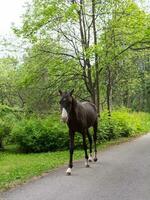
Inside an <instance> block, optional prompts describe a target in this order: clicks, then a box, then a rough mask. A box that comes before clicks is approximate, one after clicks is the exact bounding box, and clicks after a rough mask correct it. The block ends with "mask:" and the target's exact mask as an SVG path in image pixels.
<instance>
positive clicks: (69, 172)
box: [66, 168, 71, 176]
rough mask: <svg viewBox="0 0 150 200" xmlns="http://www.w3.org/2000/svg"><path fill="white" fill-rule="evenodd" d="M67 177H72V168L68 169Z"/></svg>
mask: <svg viewBox="0 0 150 200" xmlns="http://www.w3.org/2000/svg"><path fill="white" fill-rule="evenodd" d="M66 175H67V176H70V175H71V168H68V169H67V171H66Z"/></svg>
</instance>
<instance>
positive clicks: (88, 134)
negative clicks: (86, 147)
mask: <svg viewBox="0 0 150 200" xmlns="http://www.w3.org/2000/svg"><path fill="white" fill-rule="evenodd" d="M87 136H88V140H89V143H90V155H89V159H88V160H89V162H92V160H93V158H92V137H91V135H90V132H89V130H87Z"/></svg>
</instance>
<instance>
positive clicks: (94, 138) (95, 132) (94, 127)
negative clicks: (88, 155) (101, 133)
mask: <svg viewBox="0 0 150 200" xmlns="http://www.w3.org/2000/svg"><path fill="white" fill-rule="evenodd" d="M93 129H94V135H93V140H94V161H95V162H96V161H97V148H96V141H97V121H96V123H95V124H94V126H93Z"/></svg>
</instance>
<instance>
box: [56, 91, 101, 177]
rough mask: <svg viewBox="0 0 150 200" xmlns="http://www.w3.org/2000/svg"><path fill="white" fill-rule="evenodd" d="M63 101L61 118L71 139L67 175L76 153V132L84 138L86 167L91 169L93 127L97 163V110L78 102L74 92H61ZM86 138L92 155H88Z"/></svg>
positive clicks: (93, 106)
mask: <svg viewBox="0 0 150 200" xmlns="http://www.w3.org/2000/svg"><path fill="white" fill-rule="evenodd" d="M59 93H60V96H61V100H60V105H61V112H62V113H61V118H62V120H63V122H65V123H67V125H68V128H69V138H70V145H69V147H70V160H69V167H68V169H67V171H66V173H67V175H70V174H71V168H72V167H73V151H74V135H75V132H79V133H81V134H82V137H83V147H84V151H85V166H86V167H89V163H88V162H91V161H92V137H91V135H90V133H89V130H88V129H89V128H90V127H93V129H94V134H93V139H94V152H95V155H94V161H95V162H96V161H97V149H96V140H97V125H98V124H97V121H98V120H97V119H98V117H97V110H96V106H95V105H94V104H93V103H90V102H82V103H81V102H78V101H77V100H76V99H75V98H74V97H73V96H72V94H73V90H72V91H71V92H62V91H61V90H59ZM86 136H87V137H88V139H89V143H90V155H89V156H88V154H87V145H86Z"/></svg>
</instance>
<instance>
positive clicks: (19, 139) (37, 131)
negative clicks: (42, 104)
mask: <svg viewBox="0 0 150 200" xmlns="http://www.w3.org/2000/svg"><path fill="white" fill-rule="evenodd" d="M11 135H12V137H13V138H14V139H15V141H16V143H17V144H19V146H20V148H21V149H22V150H23V151H25V152H43V151H53V150H61V149H65V148H67V147H68V134H67V130H66V129H64V126H63V125H61V123H58V122H57V121H56V119H55V118H53V117H51V118H47V119H39V118H35V117H34V118H30V119H23V120H21V121H20V122H18V123H16V124H15V126H14V127H13V129H12V133H11Z"/></svg>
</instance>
